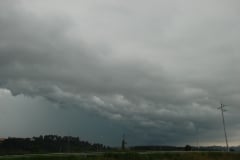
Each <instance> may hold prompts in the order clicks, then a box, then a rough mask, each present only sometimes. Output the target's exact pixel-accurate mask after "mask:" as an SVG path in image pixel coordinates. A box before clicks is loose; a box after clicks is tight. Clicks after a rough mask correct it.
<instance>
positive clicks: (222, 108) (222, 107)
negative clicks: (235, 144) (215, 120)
mask: <svg viewBox="0 0 240 160" xmlns="http://www.w3.org/2000/svg"><path fill="white" fill-rule="evenodd" d="M224 107H226V105H224V104H222V103H221V106H220V107H219V108H218V109H220V111H221V114H222V123H223V129H224V135H225V141H226V150H227V152H229V147H228V139H227V132H226V127H225V119H224V114H223V112H226V111H227V110H225V109H224Z"/></svg>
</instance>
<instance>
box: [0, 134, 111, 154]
mask: <svg viewBox="0 0 240 160" xmlns="http://www.w3.org/2000/svg"><path fill="white" fill-rule="evenodd" d="M109 149H110V147H108V146H105V145H103V144H99V143H90V142H88V141H82V140H80V138H79V137H72V136H63V137H62V136H58V135H45V136H42V135H41V136H39V137H32V138H15V137H9V138H7V139H4V140H3V141H1V142H0V154H2V155H3V154H26V153H53V152H54V153H62V152H86V151H107V150H109Z"/></svg>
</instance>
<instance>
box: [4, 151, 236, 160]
mask: <svg viewBox="0 0 240 160" xmlns="http://www.w3.org/2000/svg"><path fill="white" fill-rule="evenodd" d="M0 160H240V153H225V152H153V153H149V152H147V153H135V152H131V153H129V152H128V153H100V154H95V153H94V154H77V153H76V154H42V155H16V156H1V157H0Z"/></svg>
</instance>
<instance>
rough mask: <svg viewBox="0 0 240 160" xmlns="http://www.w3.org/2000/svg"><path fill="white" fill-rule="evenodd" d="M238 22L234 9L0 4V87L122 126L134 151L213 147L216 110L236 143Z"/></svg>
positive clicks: (175, 4) (204, 4)
mask: <svg viewBox="0 0 240 160" xmlns="http://www.w3.org/2000/svg"><path fill="white" fill-rule="evenodd" d="M239 15H240V10H239V2H238V1H237V0H231V1H228V2H226V1H223V0H221V1H215V0H211V1H205V0H204V1H198V2H196V1H194V2H193V1H190V0H187V1H179V0H173V1H165V0H162V1H155V0H153V1H136V0H132V1H128V2H125V1H121V2H120V1H112V0H104V1H101V2H98V1H88V2H85V1H75V0H71V1H68V2H66V1H61V0H60V1H56V0H51V1H28V0H22V1H18V2H15V1H2V2H0V87H1V88H4V89H7V90H9V91H11V93H12V94H13V95H14V96H15V95H21V94H22V95H26V96H30V97H32V98H36V97H42V98H44V99H46V100H48V101H49V102H52V103H53V104H57V105H58V106H60V108H62V109H63V108H72V107H73V108H81V109H83V110H85V111H87V112H94V113H97V114H98V115H100V116H102V117H105V118H106V119H108V120H109V121H115V123H122V124H124V125H125V126H127V128H128V129H129V130H130V131H129V135H132V138H134V137H137V138H138V141H139V142H137V143H139V144H186V143H194V141H195V139H196V136H195V135H196V134H198V135H200V136H199V137H200V138H201V141H202V143H203V144H221V143H222V138H223V134H222V126H221V121H220V114H219V112H218V111H217V107H218V106H219V103H220V102H224V103H227V104H229V105H230V106H231V107H229V108H230V109H229V112H228V113H226V119H227V120H228V128H229V135H231V137H232V140H234V141H236V140H239V138H238V137H237V135H238V134H237V133H239V131H240V126H239V124H238V123H239V120H238V119H237V117H238V116H239V114H238V112H239V108H238V106H239V105H240V99H239V95H240V87H239V82H240V76H239V75H240V74H239V72H240V70H239V67H240V65H239V60H240V55H239V54H238V52H239V51H240V48H239V46H240V45H239V42H240V38H239V37H240V35H239V34H240V32H239V27H240V21H239V18H238V17H239ZM1 92H6V90H3V91H1ZM1 92H0V95H1ZM136 135H137V136H136ZM210 140H211V141H210ZM132 143H133V144H134V143H135V144H137V143H136V142H134V140H132Z"/></svg>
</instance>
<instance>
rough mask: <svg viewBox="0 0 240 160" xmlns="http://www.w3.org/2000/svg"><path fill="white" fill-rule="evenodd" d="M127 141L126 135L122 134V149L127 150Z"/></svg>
mask: <svg viewBox="0 0 240 160" xmlns="http://www.w3.org/2000/svg"><path fill="white" fill-rule="evenodd" d="M126 144H127V142H126V141H125V135H124V134H123V136H122V150H125V148H126V146H125V145H126Z"/></svg>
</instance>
